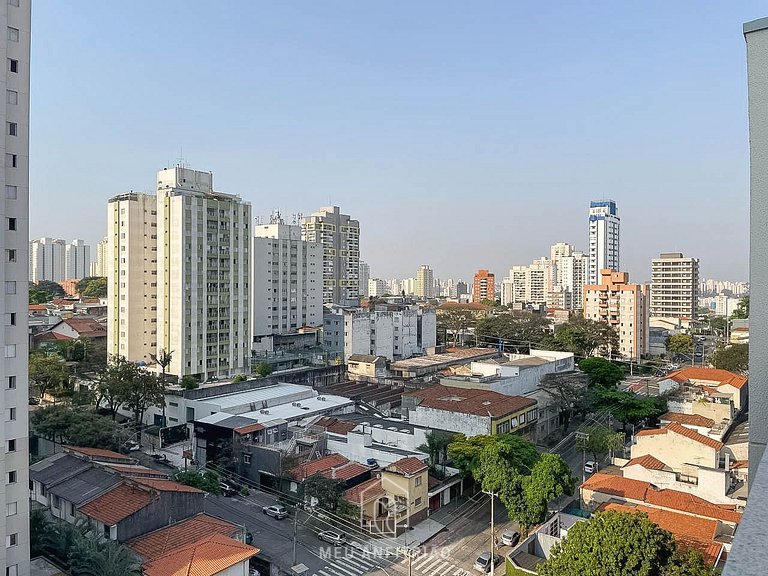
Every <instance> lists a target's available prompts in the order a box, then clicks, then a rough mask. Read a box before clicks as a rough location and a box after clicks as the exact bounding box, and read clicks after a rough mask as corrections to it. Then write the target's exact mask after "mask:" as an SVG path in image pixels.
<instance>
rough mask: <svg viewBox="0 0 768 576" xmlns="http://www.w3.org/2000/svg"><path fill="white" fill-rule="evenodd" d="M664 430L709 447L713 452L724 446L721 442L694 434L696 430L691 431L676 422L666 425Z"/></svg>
mask: <svg viewBox="0 0 768 576" xmlns="http://www.w3.org/2000/svg"><path fill="white" fill-rule="evenodd" d="M666 429H667V430H669V431H670V432H674V433H675V434H679V435H680V436H685V437H686V438H688V439H690V440H694V441H696V442H699V443H700V444H704V445H705V446H709V447H710V448H714V449H715V450H722V449H723V446H724V444H723V443H722V442H719V441H717V440H715V439H714V438H710V437H709V436H704V435H703V434H699V433H698V432H696V430H691V429H690V428H686V427H685V426H681V425H680V424H678V423H677V422H672V423H671V424H667V426H666Z"/></svg>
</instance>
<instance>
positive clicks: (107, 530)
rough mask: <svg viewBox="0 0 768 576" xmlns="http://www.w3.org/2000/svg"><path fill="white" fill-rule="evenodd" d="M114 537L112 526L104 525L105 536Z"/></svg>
mask: <svg viewBox="0 0 768 576" xmlns="http://www.w3.org/2000/svg"><path fill="white" fill-rule="evenodd" d="M111 537H112V527H111V526H107V525H106V524H105V525H104V538H107V539H110V538H111Z"/></svg>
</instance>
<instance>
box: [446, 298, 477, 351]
mask: <svg viewBox="0 0 768 576" xmlns="http://www.w3.org/2000/svg"><path fill="white" fill-rule="evenodd" d="M476 323H477V319H476V317H475V312H474V311H473V310H472V309H470V308H467V307H465V306H454V307H452V308H448V309H446V310H439V311H438V315H437V325H438V332H443V331H444V332H445V333H446V334H447V333H452V334H453V345H454V346H456V345H457V343H458V342H459V337H460V336H461V335H462V334H464V332H466V331H467V330H469V329H470V328H472V327H474V326H475V324H476Z"/></svg>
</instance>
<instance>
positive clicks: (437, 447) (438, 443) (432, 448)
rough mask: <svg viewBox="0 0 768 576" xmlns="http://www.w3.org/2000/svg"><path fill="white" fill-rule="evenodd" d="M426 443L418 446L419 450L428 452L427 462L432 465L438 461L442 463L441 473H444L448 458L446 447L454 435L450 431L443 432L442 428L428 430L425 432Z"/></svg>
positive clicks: (434, 465)
mask: <svg viewBox="0 0 768 576" xmlns="http://www.w3.org/2000/svg"><path fill="white" fill-rule="evenodd" d="M425 436H426V440H427V442H426V444H422V445H421V446H419V450H421V451H422V452H426V453H427V454H429V463H430V465H431V466H432V467H436V466H437V464H438V463H440V462H442V463H443V473H445V464H446V460H447V459H448V447H449V446H450V445H451V442H453V440H454V438H455V437H456V435H455V434H453V433H451V432H445V431H443V430H430V431H429V432H427V434H426V435H425Z"/></svg>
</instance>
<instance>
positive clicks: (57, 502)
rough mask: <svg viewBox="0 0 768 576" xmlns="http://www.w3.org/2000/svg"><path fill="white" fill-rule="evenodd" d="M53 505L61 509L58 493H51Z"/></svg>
mask: <svg viewBox="0 0 768 576" xmlns="http://www.w3.org/2000/svg"><path fill="white" fill-rule="evenodd" d="M51 507H52V508H55V509H56V510H58V509H59V497H58V496H56V494H51Z"/></svg>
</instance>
